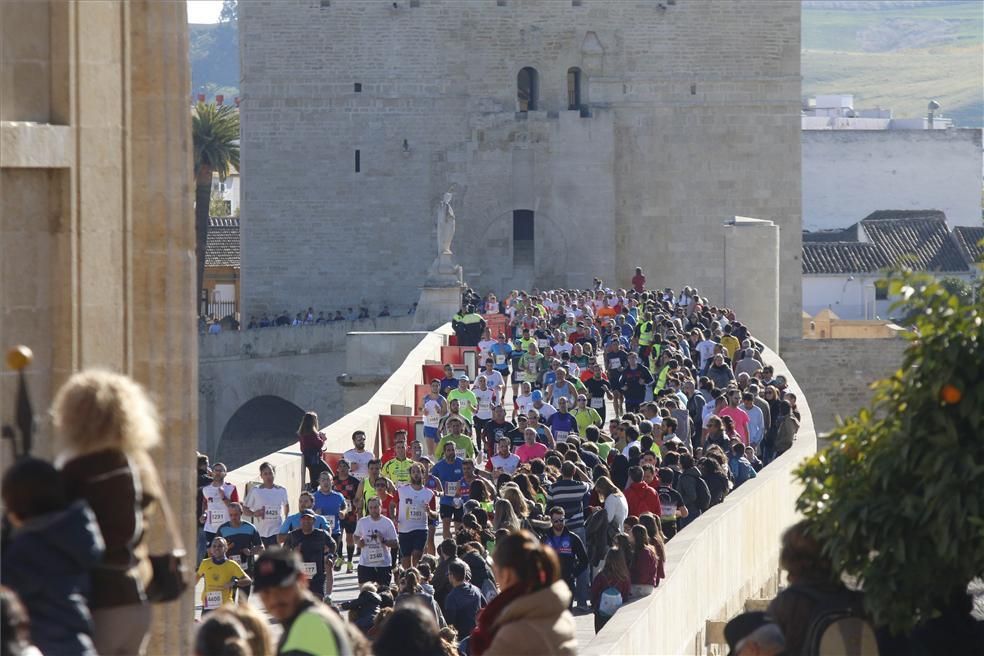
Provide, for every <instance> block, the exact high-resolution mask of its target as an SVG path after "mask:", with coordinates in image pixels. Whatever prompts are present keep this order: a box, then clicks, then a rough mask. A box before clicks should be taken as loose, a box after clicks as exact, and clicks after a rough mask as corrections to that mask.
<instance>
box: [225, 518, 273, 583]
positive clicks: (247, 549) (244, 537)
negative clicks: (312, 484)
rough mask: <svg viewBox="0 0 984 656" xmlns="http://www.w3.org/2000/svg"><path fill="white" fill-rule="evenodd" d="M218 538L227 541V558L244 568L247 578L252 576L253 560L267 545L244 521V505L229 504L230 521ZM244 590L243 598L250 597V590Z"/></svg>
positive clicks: (251, 525)
mask: <svg viewBox="0 0 984 656" xmlns="http://www.w3.org/2000/svg"><path fill="white" fill-rule="evenodd" d="M216 536H217V537H221V538H223V539H225V541H226V544H227V549H226V553H225V556H226V558H228V559H229V560H231V561H233V562H235V563H237V564H238V565H239V566H240V567H242V568H243V571H244V572H246V574H247V576H252V575H253V559H254V558H255V557H256V556H258V555H259V554H260V553H261V552H262V551H263V547H264V546H265V543H264V542H263V540H262V539H261V536H260V533H259V531H257V530H256V527H255V526H254V525H253V524H251V523H249V522H244V521H243V506H242V504H240V503H238V502H235V501H234V502H232V503H230V504H229V521H228V522H226V523H225V524H223V525H222V526H220V527H219V530H218V531H216ZM274 540H276V534H274ZM275 544H276V543H275ZM242 590H243V597H249V588H248V587H244V588H243V589H242Z"/></svg>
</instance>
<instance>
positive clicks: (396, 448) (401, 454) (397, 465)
mask: <svg viewBox="0 0 984 656" xmlns="http://www.w3.org/2000/svg"><path fill="white" fill-rule="evenodd" d="M393 452H394V457H393V459H392V460H389V461H387V462H386V463H385V464H384V465H383V470H382V471H383V476H385V477H386V478H388V479H390V480H391V481H393V482H394V483H395V484H396V485H406V484H408V483H409V482H410V468H411V467H412V466H413V460H410V459H409V458H407V443H406V442H397V443H396V444H394V445H393Z"/></svg>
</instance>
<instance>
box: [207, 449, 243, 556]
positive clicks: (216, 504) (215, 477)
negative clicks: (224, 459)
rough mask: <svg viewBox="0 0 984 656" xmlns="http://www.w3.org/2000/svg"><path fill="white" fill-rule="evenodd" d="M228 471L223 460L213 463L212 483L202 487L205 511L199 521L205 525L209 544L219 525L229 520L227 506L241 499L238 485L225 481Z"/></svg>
mask: <svg viewBox="0 0 984 656" xmlns="http://www.w3.org/2000/svg"><path fill="white" fill-rule="evenodd" d="M227 471H228V470H227V469H226V466H225V465H224V464H222V463H221V462H217V463H215V464H214V465H212V484H211V485H206V486H205V487H203V488H202V496H203V497H204V498H205V512H204V513H203V514H202V516H201V517H200V518H199V521H200V522H201V523H202V524H203V525H204V530H205V541H206V543H207V544H211V542H212V538H214V537H215V532H216V531H218V530H219V527H220V526H222V525H223V524H225V523H226V522H228V521H229V510H228V508H227V506H228V505H229V504H230V503H232V502H233V501H239V493H238V492H237V491H236V486H235V485H233V484H232V483H226V482H225V477H226V472H227Z"/></svg>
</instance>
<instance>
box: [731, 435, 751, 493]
mask: <svg viewBox="0 0 984 656" xmlns="http://www.w3.org/2000/svg"><path fill="white" fill-rule="evenodd" d="M728 470H729V471H730V472H731V480H733V481H734V482H735V489H738V486H740V485H741V484H742V483H744V482H745V481H747V480H749V479H751V478H755V476H756V472H755V468H754V467H752V463H750V462H749V461H748V458H746V457H745V445H744V444H741V443H740V442H739V443H737V444H735V445H733V446H732V447H731V457H730V458H728Z"/></svg>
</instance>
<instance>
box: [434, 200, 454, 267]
mask: <svg viewBox="0 0 984 656" xmlns="http://www.w3.org/2000/svg"><path fill="white" fill-rule="evenodd" d="M452 197H453V194H452V193H451V190H450V189H449V190H448V191H446V192H445V193H444V196H442V197H441V202H440V204H439V205H438V206H437V256H438V258H440V257H441V256H442V255H451V240H453V239H454V209H453V208H452V207H451V198H452Z"/></svg>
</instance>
